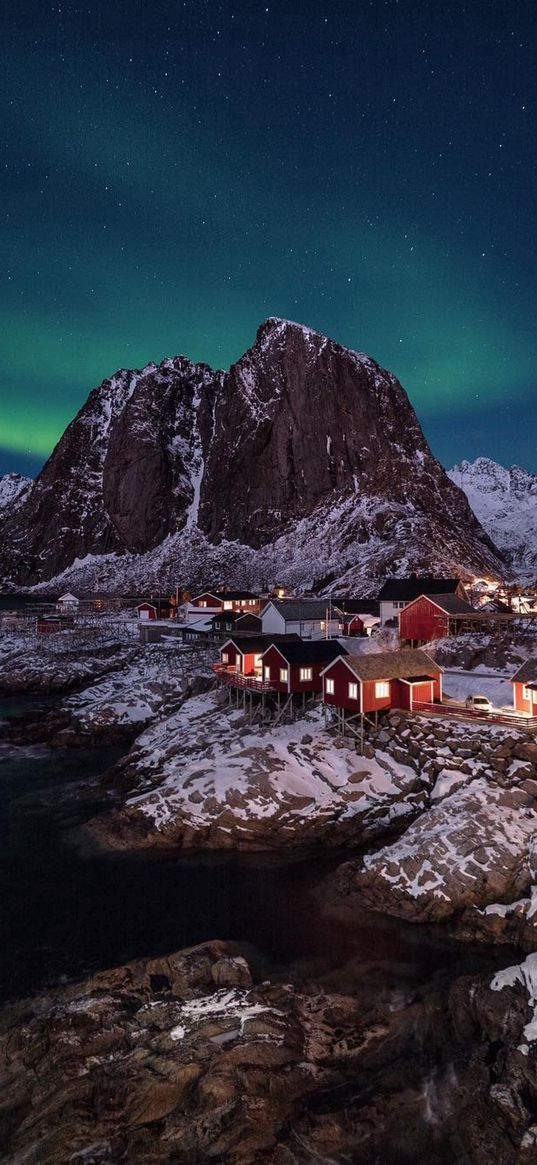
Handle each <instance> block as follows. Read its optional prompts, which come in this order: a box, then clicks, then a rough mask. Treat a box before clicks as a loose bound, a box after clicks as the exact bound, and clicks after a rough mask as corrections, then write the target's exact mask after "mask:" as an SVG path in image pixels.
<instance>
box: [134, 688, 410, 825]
mask: <svg viewBox="0 0 537 1165" xmlns="http://www.w3.org/2000/svg"><path fill="white" fill-rule="evenodd" d="M128 769H129V773H130V774H131V776H133V778H135V779H136V780H137V783H138V787H140V786H141V788H142V790H143V791H142V792H139V793H138V794H137V795H135V796H132V797H130V798H129V800H128V801H127V803H126V805H125V807H124V810H123V811H120V817H121V823H122V827H126V832H127V834H128V833H129V829H130V827H132V836H131V838H130V841H131V843H132V844H156V843H157V841H158V838H160V840H161V841H166V840H168V841H170V842H173V843H174V844H177V843H178V841H180V840H182V839H183V837H184V834H185V831H186V830H188V831H189V834H190V836H191V838H193V837H197V838H199V837H200V836H201V835H204V834H205V833H206V832H207V831H212V836H213V840H212V842H211V841H210V842H209V844H222V843H223V841H224V840H225V838H224V836H223V835H227V839H228V844H230V840H229V839H230V836H232V837H233V838H234V839H235V842H237V839H238V842H239V844H240V841H241V839H242V840H243V841H244V843H245V844H246V843H248V844H250V845H251V844H252V843H253V839H255V838H256V839H257V841H258V843H259V844H261V847H262V846H263V844H265V843H267V844H274V839H275V838H276V837H277V841H278V843H279V844H286V842H287V844H289V843H291V842H292V843H293V844H297V841H298V842H300V841H303V842H304V843H306V842H307V841H308V840H311V839H312V837H314V836H317V835H318V836H322V837H323V838H325V840H326V841H327V842H328V843H329V844H330V843H333V842H334V840H337V839H336V837H335V833H334V830H335V832H336V833H337V830H338V829H340V828H341V830H342V832H343V835H344V836H345V835H346V834H348V835H349V836H351V835H353V834H354V836H356V835H357V834H358V835H360V836H363V835H367V834H368V831H381V829H383V828H386V827H387V826H388V825H389V824H390V823H391V822H394V821H395V820H397V819H398V818H400V817H401V818H405V817H410V816H412V815H413V814H414V813H415V812H416V804H417V802H418V803H420V804H421V803H422V800H423V794H420V792H419V790H420V789H421V783H420V782H419V781H418V780H417V778H416V774H415V772H414V771H413V770H412V769H411V768H410V767H408V766H406V765H404V764H399V763H397V762H396V761H394V760H393V759H392V758H391V757H387V756H385V754H384V753H382V752H379V753H377V754H376V757H375V759H374V760H369V759H366V758H364V757H362V756H359V755H358V754H357V752H356V750H355V748H354V747H352V745H351V744H350V743H348V742H347V743H343V742H340V741H337V740H335V739H334V738H333V736H331V735H330V733H328V732H327V731H325V729H324V723H323V719H322V713H321V712H320V711H315V712H312V713H310V714H308V715H306V716H305V717H304V718H303V719H301V720H299V721H295V722H294V723H292V724H284V725H278V726H277V727H275V728H274V727H272V728H271V727H268V728H260V727H258V726H253V727H250V726H249V725H247V724H245V721H244V716H243V713H242V712H239V711H237V710H229V709H228V708H223V707H221V706H220V705H219V703H218V702H217V700H216V699H215V696H214V694H212V693H208V694H206V695H203V696H198V697H194V698H192V699H189V700H187V701H186V702H185V703H184V704H183V705H182V707H181V708H180V709H179V711H178V712H177V713H176V714H174V715H173V716H171V717H169V718H168V719H166V720H164V721H159V722H158V723H157V724H155V725H154V726H153V727H151V728H150V729H149V730H148V731H146V732H145V733H143V734H142V736H140V737H139V738H138V740H137V741H136V744H135V746H134V748H133V750H132V751H131V754H130V755H129V758H128ZM417 789H418V792H416V790H417ZM420 796H421V801H420ZM142 835H143V836H144V837H145V839H146V841H145V842H144V841H141V840H140V838H141V836H142ZM215 835H218V837H217V838H216V840H215ZM148 838H149V839H150V840H149V841H148V840H147V839H148ZM340 839H341V837H340ZM128 842H129V839H128V838H127V844H128ZM189 844H193V841H192V840H190V842H189Z"/></svg>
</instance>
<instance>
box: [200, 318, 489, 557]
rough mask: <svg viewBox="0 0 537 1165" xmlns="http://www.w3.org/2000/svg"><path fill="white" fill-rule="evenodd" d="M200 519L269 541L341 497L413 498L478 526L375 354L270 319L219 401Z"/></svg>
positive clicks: (221, 530) (258, 542) (254, 540)
mask: <svg viewBox="0 0 537 1165" xmlns="http://www.w3.org/2000/svg"><path fill="white" fill-rule="evenodd" d="M214 422H215V423H214V437H213V441H212V445H211V451H210V457H209V460H208V463H207V466H206V472H205V477H204V481H203V486H202V491H201V506H200V515H199V524H200V526H201V528H202V529H203V530H204V531H205V532H206V533H207V534H208V536H209V537H210V538H211V540H215V539H218V538H221V537H222V536H225V537H227V538H231V539H233V538H236V539H238V540H239V541H241V542H246V543H247V544H249V545H251V546H262V545H263V544H265V543H267V542H270V541H272V540H273V539H274V537H275V536H277V535H278V534H279V533H280V532H281V529H282V528H283V527H285V526H286V524H287V523H288V522H289V521H292V520H297V519H299V518H302V517H304V516H306V515H308V514H310V513H312V511H313V510H314V509H315V507H316V506H317V505H318V504H319V503H320V502H326V501H327V500H329V498H330V496H331V495H333V494H334V492H335V491H349V490H350V491H352V492H354V493H356V494H357V495H358V496H363V495H364V494H367V495H368V496H380V497H383V498H393V499H394V500H397V501H401V502H408V501H415V502H416V504H417V505H418V507H419V508H425V509H426V508H427V507H428V506H431V507H433V508H434V511H435V514H437V513H438V511H439V510H440V511H442V510H444V511H445V512H446V515H447V513H448V510H449V508H450V507H451V508H452V509H453V511H454V516H455V517H459V518H460V519H464V521H465V522H467V523H470V525H471V524H472V523H473V524H474V525H475V527H476V528H477V523H476V522H475V519H474V518H473V515H472V514H471V511H470V509H469V507H468V506H467V505H466V504H465V500H464V499H463V498H461V495H460V492H459V491H458V490H453V489H451V483H450V482H449V481H448V479H447V476H446V474H445V472H444V470H443V469H442V467H441V466H440V465H439V464H438V462H437V461H436V460H435V459H434V458H433V457H432V455H431V452H430V450H429V447H428V445H427V443H426V441H425V438H424V436H423V433H422V431H421V429H420V426H419V424H418V421H417V419H416V415H415V413H414V410H413V408H412V406H411V404H410V401H409V399H408V397H407V395H406V393H405V391H404V390H403V389H402V387H401V385H400V384H399V382H398V381H397V380H396V378H395V377H394V376H392V375H391V374H390V373H389V372H386V371H385V370H384V369H382V368H380V366H379V365H378V364H376V363H375V362H374V361H373V360H371V359H370V358H369V357H367V356H364V355H362V354H357V353H355V352H351V351H349V350H348V349H346V348H343V347H341V345H339V344H336V343H335V342H333V341H332V340H328V339H327V338H326V337H325V336H321V335H319V333H317V332H313V331H310V330H309V329H307V328H303V327H301V326H299V325H297V324H292V323H289V322H288V321H283V320H272V319H271V320H267V321H266V322H265V323H264V324H263V325H262V326H261V328H260V329H259V332H258V334H257V339H256V343H255V344H254V346H253V348H251V349H250V351H248V352H247V353H246V354H245V355H244V356H243V357H242V359H241V360H240V361H239V362H238V363H237V364H235V365H234V366H233V367H232V368H231V370H230V372H229V374H228V376H227V377H226V378H225V380H224V383H223V387H222V391H221V392H220V394H219V395H218V399H217V403H216V408H215V418H214Z"/></svg>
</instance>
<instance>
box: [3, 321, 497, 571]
mask: <svg viewBox="0 0 537 1165" xmlns="http://www.w3.org/2000/svg"><path fill="white" fill-rule="evenodd" d="M0 564H1V567H0V576H1V575H3V576H4V579H5V581H6V582H7V583H8V584H9V583H11V584H17V585H32V584H34V585H35V584H39V583H40V582H43V581H46V580H51V579H57V578H58V576H60V577H61V580H62V585H63V584H64V583H66V582H67V581H69V582H70V585H72V586H76V585H79V586H88V585H90V586H95V585H96V584H97V583H98V584H99V585H100V586H108V587H113V586H121V587H125V586H139V585H150V584H151V583H154V582H155V581H156V580H158V582H159V584H160V585H168V582H169V583H170V584H171V583H173V585H175V583H176V582H189V583H191V584H195V583H196V582H198V581H200V582H201V581H202V580H205V581H206V579H207V577H211V578H213V579H217V578H225V579H226V580H227V581H228V582H230V583H233V582H236V583H239V582H241V583H242V584H243V585H246V583H250V584H254V583H260V582H261V581H263V580H266V579H268V580H269V581H275V580H281V581H283V582H288V583H290V584H292V585H295V586H300V585H306V584H308V583H310V584H311V582H312V581H314V580H315V581H317V583H319V582H323V581H324V583H325V584H326V585H329V584H330V582H332V581H333V582H334V583H337V584H338V585H341V583H342V582H344V583H345V585H349V586H350V585H353V586H360V585H363V586H369V585H371V584H372V582H373V580H375V579H378V578H380V577H382V576H383V575H384V574H385V573H387V572H389V573H392V574H393V573H397V572H402V571H405V570H410V569H418V570H419V569H427V570H430V569H447V568H449V570H450V571H451V570H454V569H457V570H461V571H463V572H464V573H471V572H473V571H479V572H480V571H483V570H487V571H488V572H492V573H497V572H501V571H503V563H502V559H501V555H499V554H498V552H497V550H496V548H495V547H494V546H493V544H492V542H491V541H490V539H489V538H488V537H487V535H486V534H485V533H484V531H483V530H482V528H481V526H480V525H479V523H478V521H477V520H476V518H475V517H474V515H473V513H472V511H471V509H470V507H469V505H468V502H467V500H466V498H465V496H464V494H463V493H461V491H460V490H459V489H458V488H457V487H456V486H455V485H454V484H453V483H452V482H451V481H450V480H449V478H448V477H447V475H446V473H445V471H444V470H443V469H442V467H441V466H440V465H439V463H438V462H437V461H436V460H435V458H434V457H433V456H432V454H431V451H430V449H429V447H428V445H427V443H426V441H425V438H424V436H423V433H422V431H421V429H420V426H419V424H418V421H417V418H416V415H415V413H414V410H413V409H412V406H411V404H410V402H409V400H408V397H407V395H406V393H405V391H404V389H403V388H402V387H401V385H400V384H399V382H398V381H397V380H396V378H395V377H394V376H393V375H391V373H389V372H386V371H385V370H384V369H382V368H381V367H380V366H379V365H378V364H377V363H375V361H374V360H372V359H370V357H368V356H365V355H363V354H361V353H358V352H352V351H350V350H348V349H346V348H344V347H342V346H341V345H339V344H337V343H335V342H334V341H332V340H329V339H328V338H327V337H326V336H322V335H320V334H319V333H317V332H314V331H312V330H311V329H309V328H306V327H303V326H301V325H299V324H295V323H292V322H290V321H288V320H280V319H275V318H271V319H268V320H266V321H265V322H264V323H263V324H262V325H261V327H260V328H259V331H258V333H257V338H256V341H255V344H254V345H253V347H252V348H250V349H249V350H248V351H247V352H246V353H245V355H244V356H242V358H241V359H240V360H239V361H238V362H237V363H236V364H235V365H233V366H232V368H231V369H230V370H229V372H227V373H225V372H221V371H213V370H212V369H211V368H209V367H208V366H207V365H205V364H195V363H192V362H191V361H190V360H187V359H186V358H185V357H183V356H178V357H175V358H173V359H167V360H164V361H163V362H162V363H161V364H159V365H155V364H149V365H147V367H145V368H144V369H142V370H141V371H126V370H121V371H119V372H117V373H116V374H115V375H114V376H113V377H112V378H111V379H110V380H105V381H103V383H102V384H101V386H100V387H99V388H96V389H94V390H93V392H91V393H90V396H89V398H88V400H87V402H86V404H85V405H84V406H83V408H82V409H81V410H80V412H79V413H78V415H77V416H76V417H75V419H74V420H73V421H72V422H71V424H70V425H69V426H68V428H67V430H66V431H65V433H64V435H63V437H62V438H61V440H60V442H59V443H58V445H57V446H56V449H55V450H54V452H53V454H52V456H51V457H50V458H49V460H48V462H47V463H46V465H45V467H44V469H43V470H42V472H41V473H40V475H39V477H38V478H37V479H36V481H35V483H34V484H33V485H32V487H31V488H30V489H29V490H27V491H25V492H24V493H23V494H21V495H19V498H17V499H15V501H14V502H13V503H12V504H11V505H10V506H9V507H7V508H6V509H5V510H4V512H3V518H2V519H1V521H0Z"/></svg>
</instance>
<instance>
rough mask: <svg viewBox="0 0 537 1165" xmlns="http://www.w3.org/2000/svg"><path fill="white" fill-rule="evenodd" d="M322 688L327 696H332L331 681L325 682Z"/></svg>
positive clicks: (332, 683)
mask: <svg viewBox="0 0 537 1165" xmlns="http://www.w3.org/2000/svg"><path fill="white" fill-rule="evenodd" d="M324 687H325V692H326V694H327V696H333V695H334V681H333V680H325V682H324Z"/></svg>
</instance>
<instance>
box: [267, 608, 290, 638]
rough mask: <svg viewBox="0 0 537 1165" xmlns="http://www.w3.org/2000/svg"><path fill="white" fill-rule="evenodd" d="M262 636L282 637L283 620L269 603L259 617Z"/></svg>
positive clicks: (283, 629) (283, 630)
mask: <svg viewBox="0 0 537 1165" xmlns="http://www.w3.org/2000/svg"><path fill="white" fill-rule="evenodd" d="M261 624H262V631H263V635H283V634H284V633H285V620H284V618H283V617H282V615H280V612H279V611H277V610H276V607H273V606H272V605H271V604H270V603H269V605H268V607H267V608H266V609H265V611H264V612H263V614H262V616H261Z"/></svg>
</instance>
